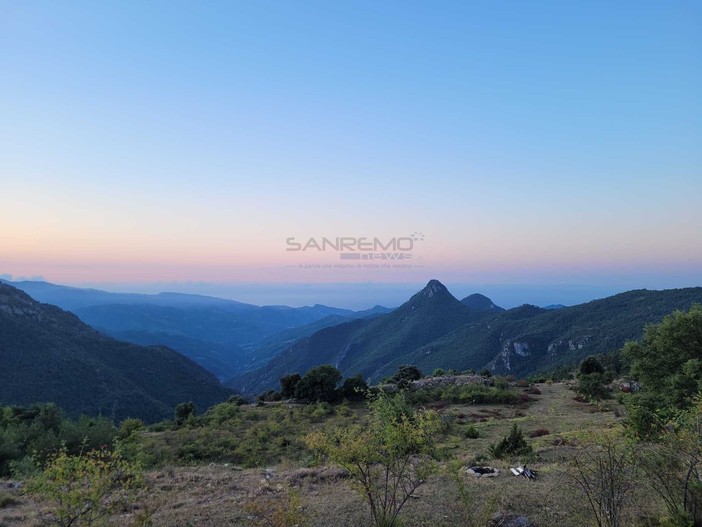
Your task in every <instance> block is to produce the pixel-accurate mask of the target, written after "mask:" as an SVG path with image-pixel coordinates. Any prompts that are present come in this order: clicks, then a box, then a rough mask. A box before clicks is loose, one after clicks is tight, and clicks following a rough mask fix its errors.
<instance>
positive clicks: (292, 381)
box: [280, 373, 302, 399]
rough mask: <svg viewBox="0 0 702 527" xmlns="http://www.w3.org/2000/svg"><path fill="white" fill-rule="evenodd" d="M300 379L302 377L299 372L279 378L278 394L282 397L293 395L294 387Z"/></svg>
mask: <svg viewBox="0 0 702 527" xmlns="http://www.w3.org/2000/svg"><path fill="white" fill-rule="evenodd" d="M301 380H302V377H301V376H300V374H299V373H291V374H290V375H284V376H283V377H281V378H280V395H281V396H282V397H283V399H290V398H291V397H295V388H297V384H298V383H299V382H300V381H301Z"/></svg>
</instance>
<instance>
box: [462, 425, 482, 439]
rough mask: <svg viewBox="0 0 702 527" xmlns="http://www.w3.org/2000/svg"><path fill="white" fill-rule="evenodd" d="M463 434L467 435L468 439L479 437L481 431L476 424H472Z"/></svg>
mask: <svg viewBox="0 0 702 527" xmlns="http://www.w3.org/2000/svg"><path fill="white" fill-rule="evenodd" d="M463 435H465V436H466V438H468V439H478V438H479V437H480V432H478V429H477V428H475V426H473V425H470V426H468V428H466V429H465V430H464V431H463Z"/></svg>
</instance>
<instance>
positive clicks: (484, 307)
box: [461, 293, 504, 313]
mask: <svg viewBox="0 0 702 527" xmlns="http://www.w3.org/2000/svg"><path fill="white" fill-rule="evenodd" d="M461 304H463V305H464V306H468V307H470V308H471V309H475V310H479V311H492V312H494V313H499V312H500V311H504V308H501V307H500V306H496V305H495V304H494V303H493V302H492V300H490V299H489V298H488V297H486V296H485V295H481V294H480V293H473V294H472V295H468V296H467V297H465V298H464V299H463V300H461Z"/></svg>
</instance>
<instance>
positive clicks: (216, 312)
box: [5, 281, 388, 380]
mask: <svg viewBox="0 0 702 527" xmlns="http://www.w3.org/2000/svg"><path fill="white" fill-rule="evenodd" d="M5 283H7V284H9V285H11V286H13V287H17V288H18V289H21V290H23V291H25V292H26V293H28V294H29V295H30V296H32V297H33V298H35V299H37V300H39V301H41V302H47V303H51V304H55V305H57V306H59V307H61V308H63V309H67V310H69V311H71V312H73V313H75V314H76V315H78V316H79V317H80V319H81V320H83V321H84V322H86V323H87V324H89V325H90V326H92V327H94V328H96V329H99V330H100V331H102V332H103V333H105V334H108V335H110V336H112V337H114V338H116V339H120V340H126V341H128V342H133V343H135V344H142V345H155V344H164V345H167V346H169V347H172V348H173V349H175V350H176V351H178V352H180V353H182V354H183V355H185V356H187V357H189V358H191V359H192V360H194V361H195V362H197V363H198V364H200V365H201V366H203V367H205V368H206V369H208V370H209V371H211V372H212V373H214V374H215V375H216V376H217V377H218V378H219V379H220V380H224V379H227V378H230V377H232V376H234V375H237V374H239V373H242V372H245V371H249V370H252V369H256V368H257V367H260V366H262V365H264V364H265V363H266V362H267V361H268V360H269V359H270V358H271V357H272V355H270V353H276V352H277V351H278V350H279V347H276V346H272V347H269V349H267V350H260V349H259V346H260V345H263V343H264V342H268V341H270V339H275V337H276V335H278V334H284V333H285V332H286V331H290V330H292V329H294V328H305V327H308V326H311V325H313V324H315V323H318V322H319V321H321V320H324V319H326V318H328V317H339V321H341V320H343V319H352V318H357V317H364V316H368V315H370V314H373V313H380V312H386V311H388V310H387V309H386V308H383V307H381V306H375V307H374V308H372V309H371V310H366V311H361V312H354V311H351V310H349V309H340V308H335V307H329V306H324V305H321V304H315V305H313V306H304V307H298V308H293V307H288V306H279V305H273V306H256V305H253V304H245V303H242V302H236V301H234V300H228V299H223V298H217V297H211V296H203V295H191V294H182V293H159V294H155V295H148V294H136V293H111V292H107V291H101V290H98V289H81V288H76V287H67V286H61V285H56V284H51V283H48V282H32V281H24V282H5ZM321 327H324V324H321V325H319V327H317V328H315V329H319V328H321ZM313 331H314V329H310V333H311V332H313ZM305 334H308V333H301V332H299V331H298V332H297V335H298V337H300V336H304V335H305Z"/></svg>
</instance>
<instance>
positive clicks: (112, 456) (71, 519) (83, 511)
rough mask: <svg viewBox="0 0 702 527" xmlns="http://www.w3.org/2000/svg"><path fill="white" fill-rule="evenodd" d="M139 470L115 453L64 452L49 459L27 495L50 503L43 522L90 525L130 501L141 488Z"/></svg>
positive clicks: (103, 451) (29, 484) (98, 451)
mask: <svg viewBox="0 0 702 527" xmlns="http://www.w3.org/2000/svg"><path fill="white" fill-rule="evenodd" d="M142 482H143V480H142V472H141V469H140V468H139V467H138V466H137V465H134V464H131V463H128V462H127V461H125V460H123V459H122V458H121V456H120V454H119V453H118V452H111V451H109V450H107V449H101V450H93V451H90V452H87V453H83V454H80V455H77V456H71V455H69V454H68V453H67V452H66V450H65V449H64V450H62V451H60V452H59V453H58V454H56V455H54V456H52V458H51V459H50V461H49V463H48V465H47V467H46V469H45V470H44V472H42V473H41V474H39V475H38V476H36V477H35V478H33V479H32V480H30V481H29V482H28V484H27V487H26V488H27V492H28V493H29V494H30V495H34V496H37V497H40V498H42V499H43V500H45V501H47V502H48V503H49V504H50V512H49V515H48V517H46V518H44V520H45V522H48V523H50V524H53V525H58V526H69V525H94V524H96V523H97V522H98V521H100V520H101V519H103V518H105V517H106V516H108V515H109V514H111V513H112V512H113V511H114V510H116V509H117V508H118V507H121V506H123V505H124V504H125V503H129V502H131V501H132V500H133V499H134V498H135V496H136V495H135V491H136V489H138V488H139V487H141V485H142Z"/></svg>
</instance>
